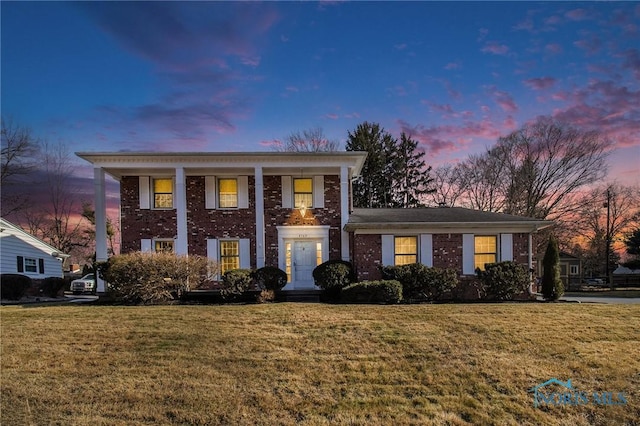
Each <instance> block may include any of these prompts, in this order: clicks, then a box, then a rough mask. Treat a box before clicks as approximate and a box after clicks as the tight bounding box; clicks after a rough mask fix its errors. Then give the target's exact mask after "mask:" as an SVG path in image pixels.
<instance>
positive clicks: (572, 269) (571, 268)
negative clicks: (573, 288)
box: [569, 265, 580, 275]
mask: <svg viewBox="0 0 640 426" xmlns="http://www.w3.org/2000/svg"><path fill="white" fill-rule="evenodd" d="M579 273H580V270H579V268H578V265H571V266H569V274H571V275H578V274H579Z"/></svg>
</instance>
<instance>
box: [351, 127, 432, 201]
mask: <svg viewBox="0 0 640 426" xmlns="http://www.w3.org/2000/svg"><path fill="white" fill-rule="evenodd" d="M345 148H346V150H347V151H366V152H367V153H368V155H367V159H366V161H365V163H364V166H363V168H362V172H361V173H360V176H359V177H358V178H357V179H356V180H355V181H354V182H353V204H354V206H355V207H366V208H382V207H423V206H424V205H425V204H424V201H423V199H422V198H423V197H422V196H423V195H424V194H428V193H430V192H432V191H433V189H432V187H431V186H432V181H433V179H432V178H431V177H430V176H429V172H430V171H431V167H427V166H426V164H425V161H424V155H425V153H424V152H422V151H420V150H418V142H417V141H415V140H413V139H411V137H410V136H407V135H406V134H405V133H402V135H401V137H400V141H399V142H398V140H396V139H395V138H393V137H392V136H391V135H390V134H389V133H387V132H386V131H385V130H384V129H383V128H381V127H380V125H379V124H377V123H368V122H366V121H365V122H364V123H362V124H359V125H358V127H357V128H356V130H355V131H354V132H353V133H351V132H349V140H348V141H347V143H346V146H345Z"/></svg>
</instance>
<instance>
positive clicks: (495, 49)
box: [481, 41, 509, 56]
mask: <svg viewBox="0 0 640 426" xmlns="http://www.w3.org/2000/svg"><path fill="white" fill-rule="evenodd" d="M481 51H482V52H484V53H492V54H494V55H502V56H504V55H507V54H508V53H509V47H508V46H507V45H505V44H500V43H498V42H497V41H488V42H487V43H485V45H484V47H483V48H482V49H481Z"/></svg>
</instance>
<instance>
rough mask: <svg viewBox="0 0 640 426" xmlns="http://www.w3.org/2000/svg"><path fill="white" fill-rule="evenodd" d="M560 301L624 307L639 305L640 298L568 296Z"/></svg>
mask: <svg viewBox="0 0 640 426" xmlns="http://www.w3.org/2000/svg"><path fill="white" fill-rule="evenodd" d="M560 300H562V301H565V302H577V303H608V304H618V305H620V304H622V305H639V304H640V298H638V297H589V296H584V297H580V296H567V297H561V298H560Z"/></svg>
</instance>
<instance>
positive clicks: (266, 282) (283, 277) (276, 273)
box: [253, 266, 287, 291]
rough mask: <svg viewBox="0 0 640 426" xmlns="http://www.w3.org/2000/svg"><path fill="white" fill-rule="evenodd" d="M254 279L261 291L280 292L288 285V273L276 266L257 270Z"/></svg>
mask: <svg viewBox="0 0 640 426" xmlns="http://www.w3.org/2000/svg"><path fill="white" fill-rule="evenodd" d="M253 279H254V281H255V283H256V286H257V287H258V289H260V290H273V291H280V290H282V287H284V286H285V285H287V273H286V272H285V271H283V270H282V269H280V268H276V267H275V266H265V267H263V268H260V269H257V270H255V271H254V272H253Z"/></svg>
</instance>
